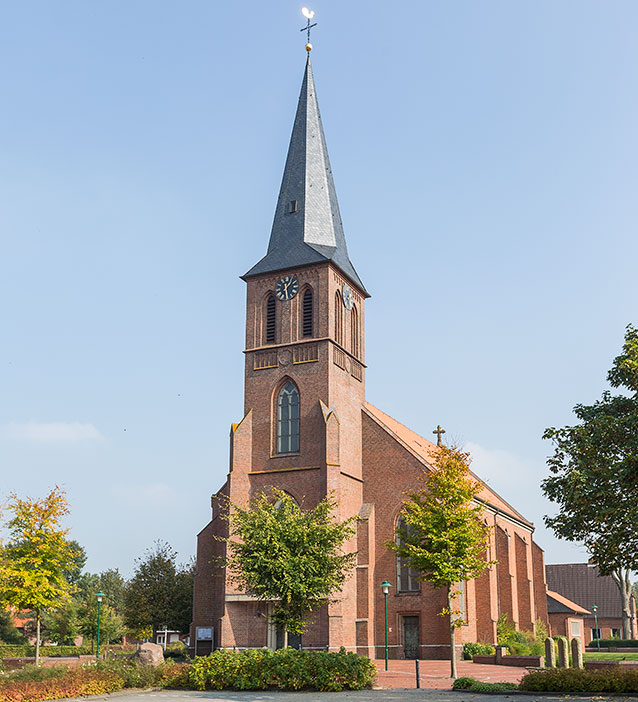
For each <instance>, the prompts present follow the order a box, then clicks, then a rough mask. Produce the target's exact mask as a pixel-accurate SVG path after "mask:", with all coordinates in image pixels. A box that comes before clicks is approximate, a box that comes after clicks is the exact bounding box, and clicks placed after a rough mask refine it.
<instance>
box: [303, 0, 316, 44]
mask: <svg viewBox="0 0 638 702" xmlns="http://www.w3.org/2000/svg"><path fill="white" fill-rule="evenodd" d="M301 14H302V15H303V16H304V17H305V18H306V19H307V20H308V23H307V24H306V26H305V27H302V28H301V29H300V30H299V31H300V32H308V43H307V44H306V51H308V52H310V51H312V44H311V43H310V30H311V29H312V28H313V27H316V26H317V23H316V22H315V23H314V24H310V20H311V19H312V18H313V17H314V16H315V11H314V10H309V9H308V8H307V7H302V8H301Z"/></svg>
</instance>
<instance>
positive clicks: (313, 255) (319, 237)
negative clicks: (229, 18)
mask: <svg viewBox="0 0 638 702" xmlns="http://www.w3.org/2000/svg"><path fill="white" fill-rule="evenodd" d="M291 203H293V204H291ZM322 261H331V262H332V263H333V264H334V265H335V266H337V268H339V269H340V270H341V271H342V273H344V274H345V275H346V276H347V277H348V278H349V279H350V281H351V282H353V283H354V284H355V285H356V286H357V287H358V288H359V290H360V291H361V293H362V294H363V295H364V296H365V297H369V295H368V293H367V292H366V289H365V287H364V285H363V283H362V282H361V279H360V278H359V276H358V274H357V272H356V271H355V269H354V266H353V265H352V263H351V261H350V258H349V256H348V249H347V247H346V239H345V235H344V233H343V224H342V222H341V214H340V213H339V202H338V201H337V191H336V190H335V184H334V180H333V178H332V170H331V168H330V159H329V158H328V149H327V147H326V138H325V136H324V133H323V125H322V123H321V115H320V114H319V105H318V103H317V94H316V91H315V83H314V79H313V76H312V67H311V65H310V57H308V60H307V61H306V69H305V71H304V77H303V82H302V85H301V93H300V95H299V103H298V105H297V114H296V115H295V121H294V124H293V127H292V135H291V137H290V146H289V147H288V157H287V159H286V166H285V168H284V175H283V178H282V181H281V189H280V191H279V198H278V200H277V209H276V210H275V218H274V221H273V225H272V231H271V234H270V242H269V244H268V252H267V253H266V256H264V258H262V259H261V261H259V262H258V263H256V264H255V265H254V266H253V267H252V268H251V269H250V270H249V271H248V272H247V273H246V274H245V275H243V276H242V278H243V279H244V280H246V279H247V278H251V277H253V276H256V275H261V274H263V273H272V272H273V271H279V270H285V269H288V268H296V267H299V266H305V265H310V264H313V263H320V262H322Z"/></svg>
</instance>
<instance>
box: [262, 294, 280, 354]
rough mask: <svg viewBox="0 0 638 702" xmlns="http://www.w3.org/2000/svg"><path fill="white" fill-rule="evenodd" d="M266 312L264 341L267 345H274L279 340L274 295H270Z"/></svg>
mask: <svg viewBox="0 0 638 702" xmlns="http://www.w3.org/2000/svg"><path fill="white" fill-rule="evenodd" d="M265 312H266V314H265V322H266V323H265V324H264V331H265V333H264V341H265V343H267V344H274V343H275V341H276V340H277V335H276V331H277V303H276V301H275V296H274V295H268V299H267V300H266V305H265Z"/></svg>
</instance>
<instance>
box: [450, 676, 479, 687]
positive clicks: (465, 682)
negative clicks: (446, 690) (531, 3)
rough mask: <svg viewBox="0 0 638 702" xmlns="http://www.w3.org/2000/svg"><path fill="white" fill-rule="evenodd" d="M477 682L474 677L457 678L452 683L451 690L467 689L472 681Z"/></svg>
mask: <svg viewBox="0 0 638 702" xmlns="http://www.w3.org/2000/svg"><path fill="white" fill-rule="evenodd" d="M475 682H478V680H476V678H467V677H466V678H457V679H456V680H455V681H454V682H453V683H452V689H453V690H469V689H470V687H472V685H473V683H475Z"/></svg>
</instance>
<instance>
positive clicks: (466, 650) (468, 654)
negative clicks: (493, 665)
mask: <svg viewBox="0 0 638 702" xmlns="http://www.w3.org/2000/svg"><path fill="white" fill-rule="evenodd" d="M494 653H495V651H494V646H492V645H491V644H486V643H470V642H468V643H466V644H463V659H464V660H466V661H471V660H472V659H473V658H474V656H493V655H494Z"/></svg>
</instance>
